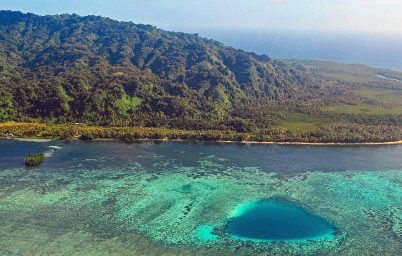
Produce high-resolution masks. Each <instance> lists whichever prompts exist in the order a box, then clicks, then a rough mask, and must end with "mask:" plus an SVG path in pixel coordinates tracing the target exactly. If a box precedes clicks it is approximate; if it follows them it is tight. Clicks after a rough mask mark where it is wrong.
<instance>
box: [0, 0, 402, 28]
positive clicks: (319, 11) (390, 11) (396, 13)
mask: <svg viewBox="0 0 402 256" xmlns="http://www.w3.org/2000/svg"><path fill="white" fill-rule="evenodd" d="M0 9H3V10H19V11H22V12H32V13H35V14H61V13H77V14H80V15H88V14H94V15H102V16H107V17H111V18H113V19H117V20H123V21H133V22H135V23H145V24H152V25H155V26H157V27H160V28H163V29H169V30H176V31H185V32H197V30H200V29H202V30H205V29H249V30H253V29H254V30H288V31H305V30H309V31H337V32H363V33H392V34H398V35H402V0H0Z"/></svg>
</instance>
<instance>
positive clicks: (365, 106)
mask: <svg viewBox="0 0 402 256" xmlns="http://www.w3.org/2000/svg"><path fill="white" fill-rule="evenodd" d="M354 94H355V95H356V96H358V97H360V99H361V100H360V102H358V103H356V104H353V105H349V104H342V105H335V106H325V107H323V108H322V109H321V111H322V112H324V113H331V114H354V115H371V116H390V115H397V116H398V115H402V100H401V97H402V90H387V89H357V90H354Z"/></svg>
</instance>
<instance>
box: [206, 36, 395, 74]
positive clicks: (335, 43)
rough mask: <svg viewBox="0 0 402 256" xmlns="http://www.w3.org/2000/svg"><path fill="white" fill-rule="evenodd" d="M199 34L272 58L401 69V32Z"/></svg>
mask: <svg viewBox="0 0 402 256" xmlns="http://www.w3.org/2000/svg"><path fill="white" fill-rule="evenodd" d="M199 34H200V35H201V36H203V37H207V38H211V39H215V40H218V41H220V42H222V43H224V44H225V45H228V46H232V47H235V48H239V49H243V50H246V51H252V52H255V53H259V54H268V55H269V56H271V57H274V58H299V59H316V60H333V61H340V62H345V63H353V64H366V65H369V66H373V67H381V68H388V69H393V70H397V71H402V35H385V34H384V35H369V34H353V33H327V32H326V33H323V32H321V33H319V32H290V31H255V30H254V31H252V30H201V31H199Z"/></svg>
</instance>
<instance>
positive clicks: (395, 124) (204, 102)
mask: <svg viewBox="0 0 402 256" xmlns="http://www.w3.org/2000/svg"><path fill="white" fill-rule="evenodd" d="M0 42H1V43H0V121H3V122H4V121H29V122H32V121H33V122H46V123H60V124H66V123H86V124H91V125H100V126H136V127H167V128H177V129H191V130H227V131H236V132H240V133H252V134H259V135H261V136H262V137H264V138H272V139H275V140H286V139H289V138H292V139H293V140H319V141H324V140H340V141H354V140H380V139H381V140H383V139H385V138H386V140H391V139H397V138H399V137H400V136H401V134H402V133H400V132H399V129H400V126H401V123H402V120H401V116H402V106H401V105H400V104H399V102H400V101H399V96H398V94H397V93H399V92H402V82H401V80H400V78H401V77H402V75H401V74H400V73H397V72H392V71H389V70H379V69H374V68H369V67H365V66H359V65H345V64H339V63H329V62H315V61H301V60H276V59H271V58H269V57H268V56H266V55H257V54H254V53H249V52H245V51H242V50H238V49H233V48H231V47H226V46H224V45H223V44H221V43H219V42H216V41H213V40H209V39H205V38H201V37H199V36H198V35H197V34H185V33H176V32H167V31H163V30H161V29H158V28H156V27H153V26H150V25H137V24H134V23H131V22H118V21H114V20H111V19H108V18H103V17H98V16H87V17H80V16H78V15H56V16H37V15H34V14H23V13H20V12H12V11H0ZM362 125H369V126H370V125H371V126H373V125H374V127H371V128H369V129H366V130H373V131H372V132H369V133H368V135H367V134H366V135H362V134H365V133H363V132H361V131H359V130H358V129H364V128H362ZM334 127H336V128H334ZM339 127H340V128H339ZM351 127H352V128H351ZM356 129H357V130H356ZM339 131H341V132H339ZM331 133H335V134H336V136H331V135H328V136H329V137H328V138H326V136H327V135H326V134H331ZM356 134H357V136H358V138H356V136H355V135H356ZM372 134H373V135H372ZM337 135H339V138H338V136H337ZM379 135H384V136H387V137H385V138H384V137H382V138H379ZM388 135H389V136H388ZM370 136H372V138H368V137H370ZM360 137H361V138H360ZM388 137H389V138H388Z"/></svg>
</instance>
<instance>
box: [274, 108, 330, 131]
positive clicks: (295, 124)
mask: <svg viewBox="0 0 402 256" xmlns="http://www.w3.org/2000/svg"><path fill="white" fill-rule="evenodd" d="M328 123H329V121H328V120H326V119H323V118H321V117H319V116H315V115H306V114H300V113H287V114H285V115H284V117H283V118H282V119H281V120H280V121H279V122H278V124H277V125H275V126H274V128H277V129H286V130H288V131H289V132H290V133H293V134H297V133H301V132H310V131H314V130H316V129H317V128H320V127H323V126H325V125H326V124H328Z"/></svg>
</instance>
